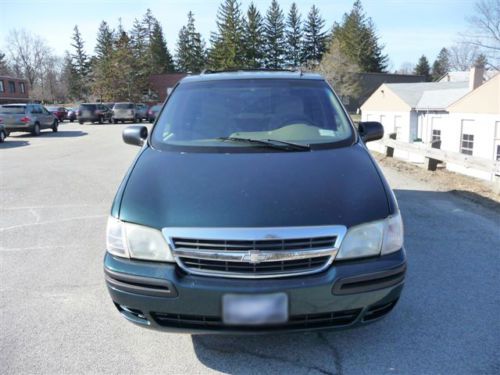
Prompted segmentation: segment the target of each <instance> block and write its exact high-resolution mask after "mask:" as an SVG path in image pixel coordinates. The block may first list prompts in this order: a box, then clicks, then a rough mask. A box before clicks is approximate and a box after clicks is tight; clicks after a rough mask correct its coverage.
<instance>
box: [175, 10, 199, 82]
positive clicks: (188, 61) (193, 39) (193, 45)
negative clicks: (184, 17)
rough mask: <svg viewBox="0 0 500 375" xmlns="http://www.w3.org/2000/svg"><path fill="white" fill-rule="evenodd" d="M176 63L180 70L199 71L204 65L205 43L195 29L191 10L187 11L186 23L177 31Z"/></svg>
mask: <svg viewBox="0 0 500 375" xmlns="http://www.w3.org/2000/svg"><path fill="white" fill-rule="evenodd" d="M176 63H177V68H178V69H179V70H180V71H182V72H191V73H199V72H200V71H202V70H203V68H204V67H205V43H204V42H203V39H202V38H201V34H200V33H199V32H197V31H196V27H195V25H194V14H193V12H191V11H190V12H189V13H188V23H187V25H186V26H183V27H182V28H181V30H180V31H179V39H178V40H177V56H176Z"/></svg>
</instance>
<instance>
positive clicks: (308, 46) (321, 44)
mask: <svg viewBox="0 0 500 375" xmlns="http://www.w3.org/2000/svg"><path fill="white" fill-rule="evenodd" d="M324 26H325V21H324V20H323V18H321V15H320V13H319V9H318V8H317V7H316V6H315V5H313V6H312V8H311V10H310V11H309V14H308V15H307V19H306V21H305V24H304V45H303V57H302V60H303V61H304V62H309V63H312V64H313V65H317V64H318V63H319V62H320V61H321V57H322V56H323V53H325V49H326V32H325V31H323V28H324Z"/></svg>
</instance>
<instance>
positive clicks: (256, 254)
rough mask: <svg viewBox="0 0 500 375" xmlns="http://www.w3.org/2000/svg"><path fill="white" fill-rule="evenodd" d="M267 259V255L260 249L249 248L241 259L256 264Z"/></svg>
mask: <svg viewBox="0 0 500 375" xmlns="http://www.w3.org/2000/svg"><path fill="white" fill-rule="evenodd" d="M266 259H267V255H266V254H263V253H261V252H260V250H250V251H248V253H246V254H245V255H244V256H243V259H242V260H243V261H244V262H248V263H252V264H257V263H260V262H263V261H265V260H266Z"/></svg>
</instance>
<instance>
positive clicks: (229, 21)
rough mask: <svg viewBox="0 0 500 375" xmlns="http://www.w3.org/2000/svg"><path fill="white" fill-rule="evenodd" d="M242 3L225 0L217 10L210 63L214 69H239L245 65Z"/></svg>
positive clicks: (211, 40) (211, 39) (234, 0)
mask: <svg viewBox="0 0 500 375" xmlns="http://www.w3.org/2000/svg"><path fill="white" fill-rule="evenodd" d="M243 35H244V30H243V21H242V17H241V11H240V4H239V3H238V1H237V0H224V2H223V3H222V4H221V5H220V6H219V9H218V11H217V31H216V32H214V33H212V35H211V38H210V42H211V45H212V47H211V49H210V51H209V65H210V67H211V68H212V69H237V68H241V67H242V66H243V63H244V60H245V56H244V55H245V48H244V40H243Z"/></svg>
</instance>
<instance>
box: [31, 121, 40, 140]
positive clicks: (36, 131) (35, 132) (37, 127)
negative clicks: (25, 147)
mask: <svg viewBox="0 0 500 375" xmlns="http://www.w3.org/2000/svg"><path fill="white" fill-rule="evenodd" d="M40 132H41V131H40V124H39V123H35V125H33V130H32V131H31V134H33V135H34V136H35V137H38V136H39V135H40Z"/></svg>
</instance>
